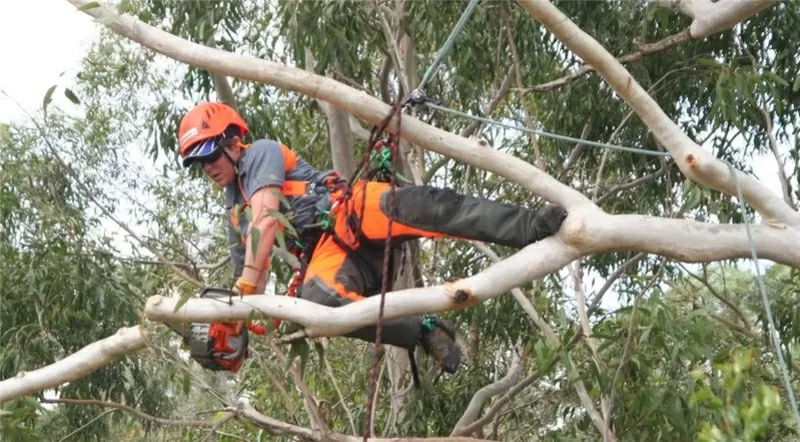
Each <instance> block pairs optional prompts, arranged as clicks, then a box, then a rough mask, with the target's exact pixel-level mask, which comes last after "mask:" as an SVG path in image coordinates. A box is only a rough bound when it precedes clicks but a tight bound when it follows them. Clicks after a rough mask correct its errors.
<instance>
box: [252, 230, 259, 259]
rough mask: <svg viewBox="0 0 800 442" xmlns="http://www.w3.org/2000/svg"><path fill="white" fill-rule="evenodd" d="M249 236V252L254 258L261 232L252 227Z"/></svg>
mask: <svg viewBox="0 0 800 442" xmlns="http://www.w3.org/2000/svg"><path fill="white" fill-rule="evenodd" d="M250 236H251V237H252V238H251V240H250V245H251V249H252V250H251V251H252V252H253V256H254V257H255V256H256V253H257V252H258V242H259V241H260V240H261V231H260V230H258V228H257V227H253V228H252V229H250Z"/></svg>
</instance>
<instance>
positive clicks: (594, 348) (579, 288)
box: [567, 259, 605, 370]
mask: <svg viewBox="0 0 800 442" xmlns="http://www.w3.org/2000/svg"><path fill="white" fill-rule="evenodd" d="M573 265H574V266H575V267H574V268H573ZM567 271H568V272H569V273H570V274H571V275H572V281H573V285H574V288H575V309H576V310H577V312H578V320H579V321H580V324H581V329H582V330H583V335H584V340H585V341H586V345H587V346H588V347H589V350H591V352H592V359H593V360H594V363H595V365H596V366H597V369H598V370H603V369H604V368H605V366H604V364H603V361H602V360H601V359H600V354H599V353H600V352H599V350H598V349H599V345H598V344H597V340H596V339H594V338H593V337H592V326H591V324H589V315H588V314H587V313H586V292H585V291H584V290H583V281H582V279H583V278H581V273H582V270H581V261H580V259H578V260H575V261H574V262H573V263H572V264H570V265H568V266H567Z"/></svg>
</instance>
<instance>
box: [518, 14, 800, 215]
mask: <svg viewBox="0 0 800 442" xmlns="http://www.w3.org/2000/svg"><path fill="white" fill-rule="evenodd" d="M517 1H518V3H519V4H520V5H521V6H522V7H523V8H524V9H525V10H526V11H528V13H529V14H530V15H531V16H532V17H534V18H535V19H537V20H538V21H540V22H541V23H542V24H544V26H545V27H547V28H548V29H549V30H550V31H551V32H552V33H553V34H554V35H555V36H556V38H558V39H559V40H560V41H561V42H562V43H564V45H566V46H567V47H568V48H569V49H570V50H571V51H572V52H573V53H575V55H577V56H578V57H580V58H582V59H583V60H585V61H586V62H587V63H588V64H591V65H592V66H594V67H595V69H596V70H597V72H598V74H600V76H602V77H603V79H604V80H605V81H606V83H608V84H609V85H610V86H611V87H612V88H613V89H614V91H616V92H617V93H618V94H619V95H620V97H622V98H623V99H624V100H625V101H626V102H627V103H628V104H629V105H630V106H631V108H633V110H634V111H635V112H636V114H637V115H638V116H639V118H640V119H641V120H642V121H643V122H644V123H645V124H646V125H647V127H648V128H649V129H650V130H651V131H652V132H653V135H654V136H655V138H656V139H657V140H658V141H659V142H660V143H661V144H662V145H663V146H664V148H665V149H666V150H667V151H669V153H670V154H671V155H672V157H673V158H674V159H675V162H676V163H677V164H678V166H679V167H680V169H681V171H683V173H684V174H686V175H687V176H688V177H689V178H690V179H692V180H693V181H695V182H697V183H699V184H702V185H704V186H706V187H709V188H712V189H715V190H718V191H721V192H724V193H726V194H728V195H733V196H735V195H736V189H735V184H734V181H733V177H732V176H731V174H730V170H729V169H728V167H727V165H726V164H725V163H723V162H722V161H720V160H718V159H716V158H715V157H714V156H713V155H712V154H711V153H709V152H708V151H706V150H704V149H702V148H701V147H700V146H699V145H697V143H695V142H694V141H692V139H691V138H689V137H688V136H687V135H686V134H685V133H684V132H683V131H682V130H681V129H680V128H679V127H678V126H677V125H676V124H675V123H674V122H673V121H672V120H670V118H669V117H668V116H667V115H666V114H665V113H664V111H663V110H662V109H661V108H660V107H659V106H658V103H656V102H655V100H654V99H653V98H652V97H651V96H650V95H648V94H647V92H646V91H645V90H644V89H643V88H642V87H641V85H639V83H638V82H636V80H634V78H633V77H632V76H631V74H630V73H629V72H628V71H627V70H626V69H625V68H624V67H623V66H622V64H621V63H620V62H619V61H617V60H616V59H615V58H614V57H613V56H612V55H611V54H610V53H609V52H608V51H607V50H606V49H605V48H604V47H603V46H602V45H600V44H599V43H598V42H597V41H596V40H595V39H594V38H592V37H591V36H590V35H589V34H587V33H585V32H584V31H582V30H581V29H580V28H579V27H578V26H577V25H575V23H573V22H572V21H571V20H570V19H569V18H568V17H567V16H566V15H564V13H562V12H561V11H560V10H559V9H558V8H556V7H555V6H553V5H552V4H551V3H550V2H548V1H547V0H517ZM723 3H725V2H721V3H720V4H723ZM742 18H744V17H742ZM736 173H737V178H738V181H739V183H741V188H742V194H743V197H744V199H745V201H746V202H747V203H748V204H750V205H751V206H753V207H754V208H755V209H756V210H757V211H758V212H759V213H761V214H762V215H763V216H764V218H765V219H766V221H767V222H768V223H771V224H781V223H783V224H788V225H790V226H800V213H797V212H796V211H794V210H793V209H792V208H791V207H789V206H788V205H787V204H786V203H785V202H784V201H783V199H781V198H780V197H778V196H777V195H775V194H774V193H773V192H771V191H770V190H769V189H768V188H767V187H765V186H764V185H763V184H761V183H760V182H759V181H758V180H756V179H755V178H753V177H752V176H749V175H745V174H744V173H742V172H739V171H737V172H736Z"/></svg>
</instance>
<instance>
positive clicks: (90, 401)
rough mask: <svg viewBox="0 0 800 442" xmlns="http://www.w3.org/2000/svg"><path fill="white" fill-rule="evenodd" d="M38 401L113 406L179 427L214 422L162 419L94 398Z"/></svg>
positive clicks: (144, 417)
mask: <svg viewBox="0 0 800 442" xmlns="http://www.w3.org/2000/svg"><path fill="white" fill-rule="evenodd" d="M40 402H42V403H44V404H72V405H93V406H97V407H105V408H114V409H118V410H123V411H126V412H128V413H131V414H133V415H135V416H137V417H139V418H141V419H144V420H146V421H150V422H154V423H156V424H159V425H166V426H181V427H213V426H214V424H215V423H214V422H210V421H203V420H171V419H163V418H160V417H155V416H151V415H149V414H147V413H144V412H142V411H139V410H137V409H135V408H133V407H130V406H128V405H125V404H120V403H117V402H108V401H100V400H96V399H67V398H60V399H41V400H40Z"/></svg>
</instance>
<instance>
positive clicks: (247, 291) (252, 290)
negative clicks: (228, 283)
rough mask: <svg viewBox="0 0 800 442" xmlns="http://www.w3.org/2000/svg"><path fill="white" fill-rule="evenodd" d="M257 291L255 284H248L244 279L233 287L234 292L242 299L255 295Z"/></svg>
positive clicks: (240, 279) (237, 281) (239, 280)
mask: <svg viewBox="0 0 800 442" xmlns="http://www.w3.org/2000/svg"><path fill="white" fill-rule="evenodd" d="M257 290H258V287H257V286H256V285H255V284H252V283H250V282H247V281H245V280H244V279H242V278H239V279H237V280H236V284H234V285H233V291H234V292H236V294H237V295H238V296H240V297H241V296H250V295H255V294H256V291H257Z"/></svg>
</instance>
